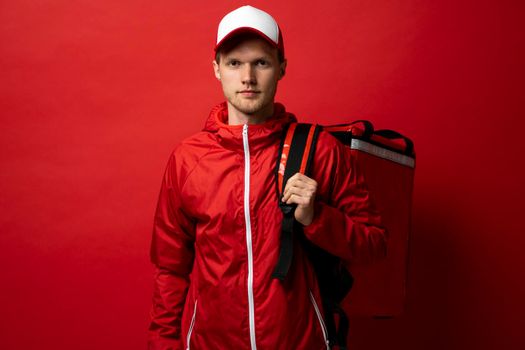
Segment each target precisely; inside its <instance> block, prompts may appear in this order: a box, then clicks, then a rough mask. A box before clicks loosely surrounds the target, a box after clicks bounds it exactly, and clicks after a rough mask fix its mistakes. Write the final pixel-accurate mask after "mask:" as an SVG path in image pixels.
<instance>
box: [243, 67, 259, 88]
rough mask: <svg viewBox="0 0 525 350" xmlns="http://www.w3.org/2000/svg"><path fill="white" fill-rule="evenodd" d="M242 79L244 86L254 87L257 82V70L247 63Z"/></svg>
mask: <svg viewBox="0 0 525 350" xmlns="http://www.w3.org/2000/svg"><path fill="white" fill-rule="evenodd" d="M241 74H242V75H241V79H242V83H243V84H247V85H253V84H255V83H256V82H257V80H256V79H255V68H254V67H253V66H252V65H251V64H249V63H247V64H244V65H243V67H242V73H241Z"/></svg>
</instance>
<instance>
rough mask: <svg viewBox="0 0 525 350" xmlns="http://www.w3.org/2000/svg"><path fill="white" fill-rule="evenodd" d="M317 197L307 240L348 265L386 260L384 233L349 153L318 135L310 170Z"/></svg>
mask: <svg viewBox="0 0 525 350" xmlns="http://www.w3.org/2000/svg"><path fill="white" fill-rule="evenodd" d="M312 177H313V178H314V179H315V180H316V181H317V183H318V185H317V197H316V199H317V200H316V202H315V208H314V219H313V221H312V223H311V224H310V225H308V226H305V227H304V233H305V235H306V237H308V239H309V240H311V241H312V242H313V243H315V244H316V245H318V246H319V247H321V248H323V249H324V250H326V251H328V252H330V253H332V254H334V255H336V256H339V257H340V258H342V259H344V260H345V261H347V262H349V263H369V262H372V261H374V260H377V259H380V258H382V257H384V256H386V239H387V233H386V230H385V229H384V228H383V227H382V224H381V218H380V216H379V214H378V212H377V210H376V209H375V207H374V204H373V201H372V198H371V196H370V193H369V192H368V189H367V187H366V184H365V179H364V176H363V173H362V172H361V170H360V169H359V167H358V165H357V164H356V161H355V159H353V157H352V156H351V154H350V151H349V149H347V147H345V146H344V145H343V144H342V143H340V142H339V141H337V140H336V139H335V138H334V137H333V136H332V135H330V134H329V133H328V132H325V131H321V133H320V134H319V140H318V144H317V150H316V154H315V158H314V162H313V166H312Z"/></svg>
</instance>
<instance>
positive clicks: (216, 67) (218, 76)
mask: <svg viewBox="0 0 525 350" xmlns="http://www.w3.org/2000/svg"><path fill="white" fill-rule="evenodd" d="M212 63H213V72H214V73H215V78H217V80H221V72H220V71H219V64H218V63H217V61H215V60H213V62H212Z"/></svg>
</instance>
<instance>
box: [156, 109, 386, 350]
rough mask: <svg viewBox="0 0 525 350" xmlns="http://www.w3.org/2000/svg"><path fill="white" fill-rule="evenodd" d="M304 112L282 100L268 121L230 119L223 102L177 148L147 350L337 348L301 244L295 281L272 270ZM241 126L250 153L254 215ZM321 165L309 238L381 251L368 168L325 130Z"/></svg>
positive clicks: (359, 253) (354, 257)
mask: <svg viewBox="0 0 525 350" xmlns="http://www.w3.org/2000/svg"><path fill="white" fill-rule="evenodd" d="M295 120H296V119H295V117H294V116H293V115H292V114H290V113H287V112H286V111H285V109H284V107H283V106H282V105H280V104H276V105H275V113H274V116H272V117H271V118H270V119H268V120H267V121H266V122H265V123H263V124H259V125H248V127H247V129H246V127H245V126H243V125H237V126H231V125H227V107H226V104H225V103H222V104H220V105H218V106H216V107H215V108H214V109H213V110H212V111H211V113H210V117H209V118H208V121H207V123H206V126H205V128H204V130H203V131H202V132H200V133H197V134H196V135H194V136H192V137H189V138H188V139H186V140H184V141H183V142H182V143H181V144H180V145H179V146H177V147H176V149H175V150H174V151H173V153H172V155H171V157H170V158H169V161H168V164H167V167H166V171H165V175H164V178H163V181H162V186H161V191H160V195H159V200H158V205H157V210H156V214H155V222H154V230H153V239H152V245H151V260H152V262H153V263H154V264H155V266H156V276H155V290H154V295H153V307H152V310H151V324H150V330H149V338H148V343H149V349H156V350H157V349H158V350H160V349H162V350H176V349H199V350H200V349H252V350H255V348H256V349H259V350H290V349H303V350H322V349H327V345H326V341H325V334H324V332H325V330H324V329H323V327H324V324H323V322H322V320H321V319H320V318H321V317H320V316H321V314H322V306H321V300H320V296H319V289H318V287H317V283H316V278H315V275H314V272H313V270H312V268H311V265H310V263H309V261H308V259H307V257H306V256H305V255H304V254H303V253H302V251H301V247H300V245H299V242H296V244H295V247H294V256H293V262H292V266H291V269H290V272H289V274H288V276H287V278H286V280H285V281H284V282H281V281H279V280H277V279H272V278H271V274H272V271H273V268H274V266H275V264H276V261H277V257H278V253H279V242H280V241H279V240H280V230H281V220H282V214H281V212H280V209H279V207H278V199H277V194H276V187H275V173H274V169H275V164H276V160H277V154H278V147H279V142H280V138H281V135H282V130H283V127H284V126H285V125H286V124H287V123H289V122H291V121H295ZM243 129H244V130H245V131H247V141H248V144H249V146H248V147H249V154H250V157H249V158H250V160H249V165H248V166H249V169H250V173H249V184H250V185H249V189H248V190H249V208H248V209H247V210H249V211H247V212H246V213H245V205H244V204H245V198H244V195H245V182H246V179H245V169H248V167H247V165H246V164H245V154H246V150H245V143H244V144H243ZM245 141H246V140H245ZM312 174H313V175H312V177H313V178H314V179H315V180H316V181H317V182H318V191H317V197H316V198H317V199H318V200H317V201H316V204H315V216H314V220H313V222H312V223H311V224H310V225H308V226H307V227H305V228H304V232H305V235H306V237H307V238H308V239H310V240H311V241H312V242H314V243H315V244H317V245H319V246H320V247H322V248H324V249H326V250H328V251H330V252H331V253H333V254H336V255H338V256H340V257H342V258H343V259H345V260H348V261H354V262H355V261H365V262H366V261H370V260H373V259H375V258H377V257H382V256H383V255H384V254H385V247H386V245H385V231H384V230H383V229H382V228H381V223H380V218H379V216H378V215H377V213H376V212H375V210H374V209H373V207H372V205H371V203H370V200H369V195H368V192H367V190H366V187H365V186H364V183H363V179H362V175H361V174H360V173H359V171H358V169H356V168H355V166H354V163H353V162H352V159H349V153H348V152H347V151H346V150H345V148H344V146H342V145H341V144H339V143H338V142H337V141H336V140H335V139H334V138H333V137H332V136H331V135H329V134H328V133H326V132H321V134H320V136H319V142H318V146H317V151H316V155H315V158H314V162H313V167H312ZM247 193H248V192H247ZM245 214H249V215H248V216H249V219H250V220H249V222H250V229H249V230H247V227H246V223H247V219H246V215H245ZM248 235H249V236H250V237H249V238H251V242H249V239H247V238H248V237H247V236H248ZM250 243H251V244H250ZM250 258H251V259H250ZM250 261H251V262H252V268H253V275H252V281H249V279H248V273H249V263H250ZM250 293H251V298H252V300H253V304H252V305H253V307H252V309H251V310H252V311H253V312H250ZM250 317H251V320H250ZM250 325H252V327H250Z"/></svg>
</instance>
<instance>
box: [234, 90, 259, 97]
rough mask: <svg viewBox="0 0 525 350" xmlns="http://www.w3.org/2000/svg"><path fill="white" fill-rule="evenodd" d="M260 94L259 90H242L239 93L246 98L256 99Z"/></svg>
mask: <svg viewBox="0 0 525 350" xmlns="http://www.w3.org/2000/svg"><path fill="white" fill-rule="evenodd" d="M259 93H260V91H257V90H241V91H239V94H241V96H244V97H254V96H257V95H258V94H259Z"/></svg>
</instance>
